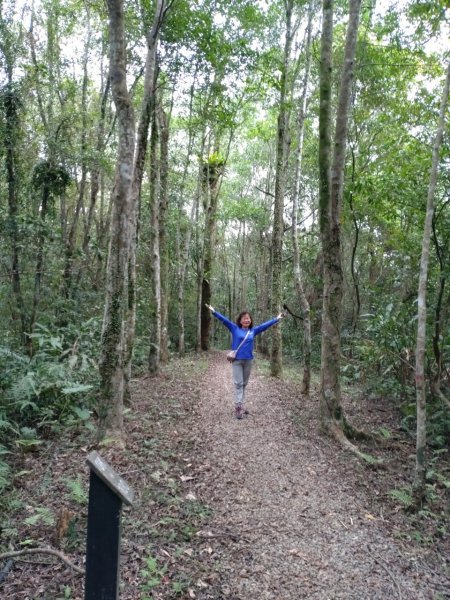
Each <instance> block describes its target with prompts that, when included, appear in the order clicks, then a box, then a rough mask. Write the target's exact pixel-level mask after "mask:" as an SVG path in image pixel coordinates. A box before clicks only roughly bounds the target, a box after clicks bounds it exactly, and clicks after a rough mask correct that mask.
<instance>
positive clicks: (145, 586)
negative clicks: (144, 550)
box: [141, 556, 167, 600]
mask: <svg viewBox="0 0 450 600" xmlns="http://www.w3.org/2000/svg"><path fill="white" fill-rule="evenodd" d="M166 571H167V566H166V565H163V566H160V565H159V564H158V561H157V560H156V558H154V557H153V556H149V557H147V558H146V560H145V568H144V569H142V570H141V577H142V580H143V583H142V590H143V591H144V592H149V591H150V592H151V590H152V589H153V588H155V587H157V586H158V585H159V584H160V583H161V581H162V579H163V577H164V576H165V573H166ZM150 599H151V596H143V600H150Z"/></svg>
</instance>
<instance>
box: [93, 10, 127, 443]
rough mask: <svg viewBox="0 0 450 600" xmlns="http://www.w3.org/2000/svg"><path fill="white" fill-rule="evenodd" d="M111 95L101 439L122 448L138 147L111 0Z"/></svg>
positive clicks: (121, 37) (117, 15) (121, 32)
mask: <svg viewBox="0 0 450 600" xmlns="http://www.w3.org/2000/svg"><path fill="white" fill-rule="evenodd" d="M107 6H108V15H109V37H110V77H111V91H112V95H113V99H114V104H115V107H116V112H117V123H118V129H119V133H118V135H119V143H118V154H117V164H116V176H115V182H114V188H113V190H112V194H111V202H112V205H113V213H112V219H111V234H110V243H109V254H108V264H107V274H106V298H105V312H104V318H103V328H102V339H101V355H100V360H99V371H100V400H99V428H98V437H99V439H100V440H101V439H103V438H105V437H108V438H112V439H114V440H116V441H117V442H119V443H121V442H122V443H123V399H124V382H125V378H124V367H125V364H124V361H125V336H124V334H125V327H126V321H127V317H128V260H129V245H130V223H131V220H132V214H131V213H132V202H131V191H132V181H133V158H134V147H135V122H134V111H133V106H132V103H131V99H130V95H129V93H128V88H127V81H126V43H125V29H124V11H123V2H122V0H108V2H107Z"/></svg>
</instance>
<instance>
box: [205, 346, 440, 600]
mask: <svg viewBox="0 0 450 600" xmlns="http://www.w3.org/2000/svg"><path fill="white" fill-rule="evenodd" d="M203 382H204V384H203V386H202V392H201V398H200V406H199V412H200V416H201V418H200V419H199V420H198V422H197V430H196V431H195V433H194V435H195V438H196V439H198V440H201V442H199V451H200V452H201V453H202V454H203V455H204V456H205V457H207V458H206V459H205V460H207V461H209V465H210V467H211V468H210V470H209V471H208V473H210V478H209V480H208V481H206V482H205V484H206V486H207V490H208V491H207V496H208V497H207V498H205V500H206V501H207V503H208V504H209V505H210V506H212V507H213V509H214V518H213V521H212V522H211V523H210V525H209V526H210V529H211V532H212V533H213V535H214V537H213V538H212V539H213V540H215V541H216V545H217V543H219V544H220V561H219V562H220V570H221V580H220V597H221V598H232V599H234V600H238V599H239V600H265V599H271V600H297V599H299V598H308V599H311V600H312V599H321V600H322V599H323V600H325V599H338V598H340V599H345V600H353V599H355V600H363V599H370V600H378V599H380V600H381V599H383V600H386V599H391V598H398V599H403V600H406V599H410V600H419V599H433V600H440V599H443V598H450V579H449V578H448V572H449V569H448V568H449V565H448V562H447V563H446V564H445V560H444V558H442V559H437V560H438V562H437V563H436V557H434V562H433V561H432V562H431V565H430V560H429V559H430V557H429V556H427V555H426V554H427V553H426V551H422V549H420V550H417V549H415V550H411V548H409V547H408V546H407V545H402V543H401V542H400V541H399V540H397V539H396V538H395V537H394V533H395V532H394V531H393V529H394V528H395V525H393V524H392V523H391V522H390V520H389V515H388V514H384V511H386V513H387V512H388V511H392V506H391V508H388V507H383V503H382V502H378V503H377V504H376V506H375V509H376V510H377V511H378V512H377V513H376V514H374V507H373V502H372V498H371V496H372V497H373V496H376V495H377V494H378V493H379V490H377V489H376V487H375V488H373V486H372V485H371V486H370V488H371V489H367V490H366V489H365V488H364V485H363V483H364V470H366V469H368V467H364V466H361V465H360V464H359V463H357V461H356V460H355V459H354V458H353V457H351V456H349V455H345V454H343V453H341V452H340V451H338V449H337V448H336V447H335V446H334V445H333V444H330V443H328V442H327V441H326V440H325V439H324V438H323V437H322V436H320V435H319V432H318V430H317V423H316V415H317V400H315V401H314V400H313V401H309V402H308V403H304V402H303V401H301V400H300V402H302V408H301V410H300V412H299V417H298V418H297V420H296V423H295V425H294V420H293V415H292V410H293V403H295V402H298V401H299V399H298V397H296V391H295V389H293V388H292V386H289V385H288V384H286V383H283V382H278V381H276V380H273V379H272V378H269V377H265V376H262V375H261V374H258V368H257V366H256V365H255V368H254V371H253V373H252V377H251V380H250V384H249V386H248V392H247V404H248V408H249V410H250V413H251V414H250V416H249V417H248V418H246V419H243V420H241V421H239V420H236V419H235V418H234V417H233V412H232V410H233V406H232V384H231V375H230V368H229V365H227V364H226V362H225V360H224V357H223V355H222V354H216V355H215V356H214V357H213V359H212V360H211V363H210V365H209V368H208V372H207V374H206V375H205V377H204V378H203ZM218 473H220V474H221V475H220V477H218V476H217V474H218ZM439 560H442V562H441V564H439ZM447 561H448V557H447ZM445 573H447V576H446V574H445ZM216 593H219V592H216ZM209 597H211V596H209ZM214 597H215V598H217V596H214ZM217 600H218V598H217Z"/></svg>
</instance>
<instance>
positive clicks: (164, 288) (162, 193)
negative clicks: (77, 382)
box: [156, 105, 169, 363]
mask: <svg viewBox="0 0 450 600" xmlns="http://www.w3.org/2000/svg"><path fill="white" fill-rule="evenodd" d="M156 117H157V119H158V125H159V134H160V186H159V231H158V233H159V256H160V262H161V268H160V273H161V343H160V349H161V354H160V360H161V362H163V363H167V362H168V360H169V333H168V327H169V324H168V321H169V314H168V313H169V248H168V240H167V208H168V192H169V190H168V181H169V123H168V119H167V115H166V113H165V112H164V110H163V107H162V106H161V105H160V106H158V108H157V112H156Z"/></svg>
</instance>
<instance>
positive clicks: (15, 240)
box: [3, 72, 28, 346]
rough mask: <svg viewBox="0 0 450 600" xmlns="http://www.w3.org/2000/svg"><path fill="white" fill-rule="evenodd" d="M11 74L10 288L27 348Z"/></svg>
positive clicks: (7, 104)
mask: <svg viewBox="0 0 450 600" xmlns="http://www.w3.org/2000/svg"><path fill="white" fill-rule="evenodd" d="M11 77H12V72H10V73H9V77H8V79H9V88H8V89H6V90H5V91H4V92H3V110H4V114H5V133H4V136H5V147H6V152H5V166H6V178H7V183H8V230H9V232H10V234H9V238H10V247H11V269H10V272H11V284H12V291H13V295H14V300H15V306H16V308H15V309H13V315H12V317H13V320H16V310H17V311H18V313H19V321H20V337H21V340H22V343H23V345H24V346H26V344H27V335H26V334H27V332H28V326H27V317H26V309H25V302H24V298H23V295H22V285H21V276H20V240H19V228H18V223H17V216H18V210H19V207H18V197H17V171H16V154H17V150H16V142H17V139H18V136H19V132H18V130H19V106H20V101H19V97H18V95H17V93H15V92H14V90H13V89H12V85H11V84H12V81H11Z"/></svg>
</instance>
